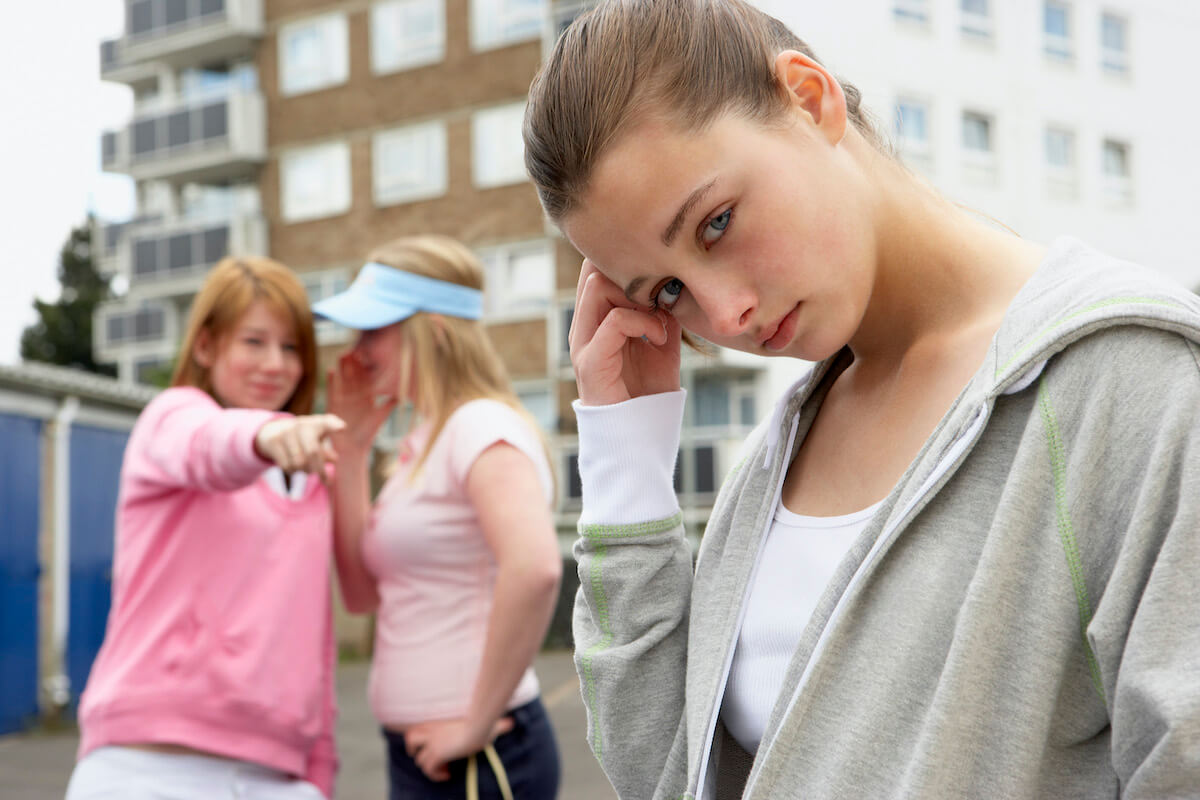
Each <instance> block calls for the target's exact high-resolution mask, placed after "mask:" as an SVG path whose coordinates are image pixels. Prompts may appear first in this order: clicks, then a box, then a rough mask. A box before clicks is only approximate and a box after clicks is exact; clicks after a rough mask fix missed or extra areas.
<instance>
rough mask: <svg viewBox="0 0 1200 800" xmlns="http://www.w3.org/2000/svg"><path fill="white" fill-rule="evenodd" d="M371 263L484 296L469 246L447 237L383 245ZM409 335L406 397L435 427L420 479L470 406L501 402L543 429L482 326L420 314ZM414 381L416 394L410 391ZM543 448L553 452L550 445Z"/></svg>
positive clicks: (407, 327) (404, 359) (410, 322)
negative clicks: (450, 423) (458, 412)
mask: <svg viewBox="0 0 1200 800" xmlns="http://www.w3.org/2000/svg"><path fill="white" fill-rule="evenodd" d="M367 260H368V261H373V262H375V263H377V264H383V265H384V266H388V267H392V268H394V269H399V270H403V271H404V272H411V273H413V274H414V275H423V276H425V277H427V278H434V279H436V280H441V281H447V282H449V283H455V284H458V285H459V286H467V287H470V288H472V289H479V290H480V291H482V290H483V265H482V264H481V263H480V262H479V259H478V258H476V256H475V254H474V253H472V252H471V251H470V250H469V249H468V248H467V247H466V246H465V245H463V244H462V243H461V242H459V241H457V240H455V239H451V238H449V237H446V236H434V235H426V236H408V237H404V238H401V239H395V240H393V241H391V242H388V243H387V244H384V245H382V246H380V247H378V248H376V249H375V250H373V251H371V253H370V254H369V255H368V256H367ZM399 324H400V326H401V332H402V337H401V340H402V344H401V353H400V354H399V356H400V386H399V395H398V396H400V397H413V398H414V400H413V404H414V406H415V411H416V413H417V415H418V416H420V417H421V418H422V419H423V420H426V421H428V422H430V423H431V432H430V435H429V441H428V442H427V443H426V445H425V449H424V450H423V451H422V452H421V453H420V455H419V457H418V458H417V460H416V462H415V464H414V467H413V472H412V474H413V475H416V474H417V472H419V470H420V468H421V465H422V464H424V463H425V459H426V457H427V456H428V455H429V452H430V450H431V449H432V447H433V445H434V443H435V442H436V441H437V437H438V435H439V434H440V433H441V431H442V428H444V427H445V425H446V421H447V420H448V419H449V418H450V415H451V414H453V413H454V410H455V409H457V408H458V407H459V406H461V405H462V404H463V403H466V402H469V401H471V400H479V399H489V400H497V401H499V402H501V403H504V404H505V405H507V406H509V407H511V408H513V409H514V410H515V411H517V412H518V413H519V414H521V415H522V416H523V417H524V418H525V419H526V420H527V421H528V422H529V424H530V425H531V426H532V428H533V430H534V431H537V432H538V434H539V436H541V428H540V427H539V426H538V424H537V422H536V420H534V419H533V417H532V415H530V414H529V412H528V411H527V410H526V409H525V407H524V406H522V405H521V401H520V400H519V399H518V398H517V394H516V392H514V391H513V388H512V383H511V381H510V380H509V377H508V370H506V369H505V367H504V362H503V361H501V360H500V355H499V354H498V353H497V352H496V348H495V346H494V345H493V344H492V340H491V338H490V337H489V336H488V333H487V329H486V328H485V327H484V325H483V322H482V321H480V320H473V319H463V318H461V317H452V316H448V315H444V314H431V313H427V312H424V311H418V312H417V313H415V314H413V315H412V316H411V317H409V318H408V319H406V320H404V321H402V322H400V323H399ZM410 376H411V377H412V378H413V379H415V381H416V386H415V387H410V386H409V385H408V381H409V379H410ZM542 446H543V448H545V447H546V442H545V439H544V437H543V438H542Z"/></svg>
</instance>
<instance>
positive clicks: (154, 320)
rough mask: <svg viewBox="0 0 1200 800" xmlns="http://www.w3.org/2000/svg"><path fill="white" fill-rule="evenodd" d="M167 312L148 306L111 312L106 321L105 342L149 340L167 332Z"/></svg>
mask: <svg viewBox="0 0 1200 800" xmlns="http://www.w3.org/2000/svg"><path fill="white" fill-rule="evenodd" d="M166 327H167V314H166V311H164V310H163V309H162V308H160V307H156V306H147V307H145V308H140V309H138V310H136V311H117V312H113V313H110V314H109V315H108V318H107V319H106V320H105V323H104V332H105V344H107V345H108V346H110V347H111V346H112V345H117V344H125V343H128V342H147V341H155V340H158V339H162V338H163V337H164V335H165V334H166Z"/></svg>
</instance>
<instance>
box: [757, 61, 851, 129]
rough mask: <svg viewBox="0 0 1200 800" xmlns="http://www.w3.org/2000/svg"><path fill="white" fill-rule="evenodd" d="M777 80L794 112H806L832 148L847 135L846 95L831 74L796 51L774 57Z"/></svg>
mask: <svg viewBox="0 0 1200 800" xmlns="http://www.w3.org/2000/svg"><path fill="white" fill-rule="evenodd" d="M775 79H776V80H778V81H779V85H780V86H782V87H783V88H784V89H785V90H786V91H787V93H788V97H789V99H790V100H791V102H792V106H793V108H795V109H797V110H799V111H802V112H804V113H805V114H807V115H808V117H809V118H810V119H811V120H812V122H813V124H814V125H815V126H816V127H817V130H818V131H819V132H820V134H821V136H822V137H823V138H824V139H825V140H826V141H828V142H829V143H830V144H837V143H838V142H840V141H841V140H842V137H843V136H845V135H846V95H845V94H844V93H843V92H842V85H841V84H840V83H838V82H837V79H836V78H834V77H833V76H832V75H830V74H829V72H828V70H826V69H825V68H824V67H822V66H821V65H820V64H818V63H817V62H816V61H814V60H812V59H811V58H809V57H808V56H806V55H804V54H803V53H801V52H798V51H796V50H784V51H783V52H782V53H780V54H779V55H777V56H775Z"/></svg>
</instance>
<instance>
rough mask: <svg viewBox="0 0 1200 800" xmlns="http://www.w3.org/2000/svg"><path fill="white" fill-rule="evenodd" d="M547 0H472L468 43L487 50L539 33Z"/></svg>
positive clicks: (536, 36) (537, 35)
mask: <svg viewBox="0 0 1200 800" xmlns="http://www.w3.org/2000/svg"><path fill="white" fill-rule="evenodd" d="M545 13H546V0H471V47H473V48H474V49H476V50H488V49H491V48H493V47H503V46H504V45H507V44H514V43H515V42H524V41H528V40H530V39H537V38H539V37H540V36H541V35H542V19H543V15H544V14H545Z"/></svg>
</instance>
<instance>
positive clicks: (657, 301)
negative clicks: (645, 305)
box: [650, 278, 683, 311]
mask: <svg viewBox="0 0 1200 800" xmlns="http://www.w3.org/2000/svg"><path fill="white" fill-rule="evenodd" d="M681 294H683V281H681V280H679V278H671V280H669V281H667V282H666V283H664V284H663V285H662V288H661V289H659V290H658V291H657V292H655V293H654V296H653V297H651V298H650V307H651V309H655V308H661V309H663V310H665V311H670V310H671V306H673V305H675V304H676V303H677V302H679V296H680V295H681Z"/></svg>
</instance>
